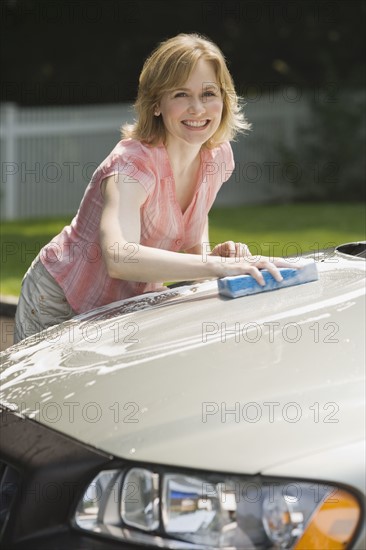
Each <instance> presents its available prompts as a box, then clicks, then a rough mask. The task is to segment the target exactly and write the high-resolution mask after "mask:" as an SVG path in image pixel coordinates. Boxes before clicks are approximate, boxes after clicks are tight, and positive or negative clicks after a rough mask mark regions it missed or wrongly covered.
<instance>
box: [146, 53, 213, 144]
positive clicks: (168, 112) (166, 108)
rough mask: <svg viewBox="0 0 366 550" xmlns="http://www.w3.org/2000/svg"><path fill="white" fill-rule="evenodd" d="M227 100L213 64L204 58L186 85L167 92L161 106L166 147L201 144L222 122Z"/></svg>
mask: <svg viewBox="0 0 366 550" xmlns="http://www.w3.org/2000/svg"><path fill="white" fill-rule="evenodd" d="M222 109H223V100H222V95H221V92H220V86H219V83H218V82H217V79H216V75H215V71H214V67H213V64H212V63H211V62H210V61H207V60H205V59H200V60H199V61H198V62H197V64H196V66H195V68H194V69H193V71H192V72H191V75H190V77H189V78H188V80H187V81H186V82H185V83H184V84H183V87H181V88H176V89H174V90H170V91H169V92H166V93H165V94H164V95H163V97H162V99H161V101H160V104H159V105H158V107H157V110H156V114H161V116H162V119H163V122H164V126H165V129H166V146H170V145H173V144H177V145H178V144H185V145H191V146H196V147H197V146H199V147H200V146H201V145H203V144H204V143H205V142H206V141H208V140H209V139H210V138H211V137H212V136H213V134H214V133H215V132H216V130H217V128H218V127H219V125H220V122H221V115H222Z"/></svg>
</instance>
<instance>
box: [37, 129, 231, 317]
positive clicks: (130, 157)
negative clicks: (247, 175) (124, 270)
mask: <svg viewBox="0 0 366 550" xmlns="http://www.w3.org/2000/svg"><path fill="white" fill-rule="evenodd" d="M233 169H234V160H233V154H232V149H231V146H230V143H229V142H225V143H222V144H221V145H220V146H218V147H216V148H215V149H211V150H209V149H206V148H203V149H202V150H201V169H200V173H199V177H198V180H197V183H196V189H195V194H194V196H193V199H192V202H191V203H190V205H189V206H188V208H187V209H186V210H185V212H184V214H183V213H182V211H181V208H180V206H179V204H178V201H177V198H176V194H175V185H174V178H173V173H172V169H171V165H170V162H169V157H168V154H167V151H166V148H165V147H164V146H163V145H159V146H157V147H150V146H147V145H144V144H142V143H141V142H139V141H136V140H132V139H126V140H122V141H120V142H119V143H118V144H117V145H116V147H115V148H114V149H113V150H112V151H111V153H110V154H109V155H108V156H107V158H106V159H105V160H104V161H103V162H102V163H101V164H100V166H99V167H98V168H97V169H96V171H95V172H94V174H93V176H92V179H91V181H90V183H89V185H88V187H87V188H86V190H85V194H84V197H83V199H82V201H81V204H80V207H79V210H78V212H77V214H76V216H75V217H74V218H73V220H72V222H71V223H70V225H68V226H66V227H64V229H63V230H62V231H61V232H60V233H59V234H58V235H57V236H56V237H55V238H54V239H53V240H52V241H51V242H50V243H48V244H47V245H46V246H45V247H44V248H43V249H42V250H41V254H40V258H41V261H42V263H43V265H44V266H45V267H46V269H47V270H48V271H49V273H50V274H51V275H52V276H53V278H54V279H55V280H56V281H57V283H58V284H59V285H60V286H61V288H62V289H63V291H64V293H65V296H66V298H67V300H68V302H69V304H70V305H71V307H72V308H73V310H74V311H76V312H77V313H83V312H85V311H89V310H91V309H93V308H95V307H99V306H101V305H104V304H108V303H111V302H114V301H116V300H121V299H123V298H129V297H131V296H136V295H138V294H142V293H144V292H149V291H154V290H156V289H158V288H161V284H160V283H138V282H133V281H125V280H120V279H112V278H111V277H109V275H108V274H107V270H106V267H105V264H104V261H103V258H102V251H101V246H100V240H99V223H100V218H101V213H102V207H103V197H102V194H101V190H100V186H101V182H102V181H103V179H105V178H107V177H108V176H111V175H113V174H117V173H121V174H124V175H125V176H127V177H130V178H131V181H136V185H138V184H141V185H142V186H143V187H144V189H145V190H146V192H147V199H146V201H145V203H144V204H143V206H142V207H141V240H140V243H141V244H142V245H145V246H151V247H155V248H161V249H165V250H171V251H181V250H187V249H189V248H191V247H193V246H195V245H196V244H198V243H200V242H201V237H202V233H203V231H204V227H205V222H206V217H207V214H208V212H209V210H210V208H211V206H212V204H213V202H214V200H215V197H216V194H217V192H218V191H219V189H220V187H221V185H222V184H223V182H224V181H226V180H227V179H228V178H229V176H230V175H231V173H232V171H233ZM128 246H129V247H130V248H128V249H127V252H128V253H129V254H130V260H131V261H133V255H134V253H135V248H136V245H134V244H133V243H131V244H130V245H128ZM117 247H118V243H116V252H117V251H118V250H117Z"/></svg>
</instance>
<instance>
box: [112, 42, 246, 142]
mask: <svg viewBox="0 0 366 550" xmlns="http://www.w3.org/2000/svg"><path fill="white" fill-rule="evenodd" d="M202 58H203V59H205V60H207V61H210V62H212V64H213V67H214V70H215V74H216V78H217V82H218V85H219V87H220V90H221V95H222V99H223V110H222V117H221V122H220V125H219V127H218V129H217V130H216V132H215V134H214V135H213V136H212V137H211V139H210V140H209V141H208V142H206V143H205V145H206V147H208V148H213V147H216V146H217V145H218V144H219V143H222V142H223V141H226V140H233V139H234V138H235V136H236V134H237V133H238V132H243V131H245V130H248V129H249V128H250V124H248V122H247V121H246V119H245V117H244V114H243V113H242V111H241V107H240V99H241V98H239V96H238V95H237V94H236V91H235V88H234V83H233V79H232V77H231V75H230V73H229V70H228V68H227V66H226V63H225V58H224V55H223V53H222V52H221V50H220V49H219V48H218V47H217V46H216V45H215V44H214V43H213V42H211V40H209V39H207V38H206V37H204V36H202V35H199V34H178V35H177V36H175V37H173V38H169V39H168V40H165V41H164V42H161V43H160V44H159V46H158V47H157V48H156V49H155V50H154V51H153V52H152V54H151V55H150V56H149V57H148V58H147V60H146V61H145V63H144V66H143V68H142V71H141V74H140V79H139V87H138V94H137V99H136V102H135V105H134V107H135V110H136V113H137V115H138V116H137V120H136V121H135V123H134V124H125V125H124V126H122V128H121V130H122V137H123V138H133V139H137V140H139V141H143V142H145V143H147V144H150V145H152V146H154V145H157V144H158V143H161V142H164V141H165V138H166V131H165V126H164V122H163V120H162V117H161V116H154V111H155V110H156V107H157V105H158V104H159V103H160V100H161V98H162V96H163V94H164V93H166V92H167V91H170V90H172V89H175V88H179V87H180V86H183V85H184V83H185V82H186V81H187V80H188V78H189V76H190V74H191V72H192V71H193V69H194V68H195V66H196V63H197V61H198V60H199V59H202Z"/></svg>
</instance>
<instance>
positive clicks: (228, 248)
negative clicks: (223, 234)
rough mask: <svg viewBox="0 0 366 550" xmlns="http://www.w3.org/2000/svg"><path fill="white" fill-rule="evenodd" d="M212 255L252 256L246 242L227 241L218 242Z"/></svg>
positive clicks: (226, 256) (228, 256)
mask: <svg viewBox="0 0 366 550" xmlns="http://www.w3.org/2000/svg"><path fill="white" fill-rule="evenodd" d="M210 256H222V257H224V258H250V257H251V254H250V251H249V248H248V247H247V245H246V244H244V243H234V241H225V242H224V243H220V244H217V245H216V246H215V247H214V249H213V250H212V251H211V253H210Z"/></svg>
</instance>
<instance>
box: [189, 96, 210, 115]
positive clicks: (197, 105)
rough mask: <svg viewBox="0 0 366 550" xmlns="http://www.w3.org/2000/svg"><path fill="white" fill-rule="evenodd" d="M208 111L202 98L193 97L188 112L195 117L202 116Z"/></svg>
mask: <svg viewBox="0 0 366 550" xmlns="http://www.w3.org/2000/svg"><path fill="white" fill-rule="evenodd" d="M205 110H206V107H205V105H204V103H203V101H202V99H201V98H200V97H191V98H190V103H189V107H188V112H189V113H191V114H195V115H200V114H201V113H204V112H205Z"/></svg>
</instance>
